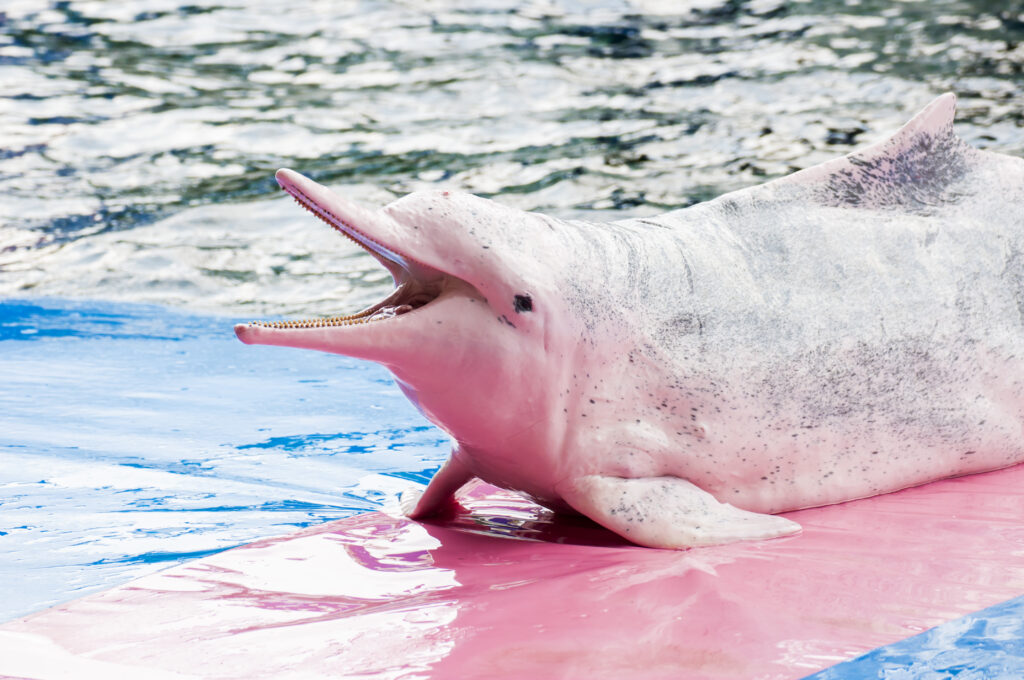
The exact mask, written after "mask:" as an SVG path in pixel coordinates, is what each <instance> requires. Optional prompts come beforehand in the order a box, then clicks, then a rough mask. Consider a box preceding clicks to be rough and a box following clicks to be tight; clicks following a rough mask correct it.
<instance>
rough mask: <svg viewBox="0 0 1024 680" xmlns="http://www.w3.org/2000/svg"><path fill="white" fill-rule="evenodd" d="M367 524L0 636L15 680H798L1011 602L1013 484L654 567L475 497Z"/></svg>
mask: <svg viewBox="0 0 1024 680" xmlns="http://www.w3.org/2000/svg"><path fill="white" fill-rule="evenodd" d="M464 504H465V505H466V507H467V508H468V510H467V511H465V512H460V513H458V514H457V515H456V516H454V517H453V518H451V519H449V520H448V521H446V522H444V523H441V524H436V525H424V524H418V523H413V522H409V521H407V520H404V519H399V518H396V517H391V516H388V515H386V514H381V513H372V514H368V515H361V516H357V517H352V518H349V519H345V520H340V521H337V522H332V523H329V524H324V525H321V526H317V527H314V528H311V529H308V530H305V531H301V532H299V533H297V534H293V535H291V536H286V537H282V538H276V539H268V540H264V541H259V542H257V543H253V544H251V545H247V546H244V547H241V548H236V549H234V550H230V551H227V552H224V553H220V554H217V555H214V556H211V557H207V558H204V559H200V560H196V561H194V562H191V563H188V564H185V565H181V566H178V567H175V568H173V569H169V570H167V571H164V572H162V573H160V574H156V575H153V576H148V577H145V578H142V579H139V580H138V581H135V582H132V583H129V584H127V585H124V586H121V587H118V588H114V589H112V590H108V591H106V592H103V593H99V594H96V595H92V596H89V597H85V598H83V599H80V600H77V601H75V602H71V603H69V604H66V605H62V606H59V607H55V608H53V609H49V610H46V611H43V612H40V613H38V614H35V615H33V616H30V617H28V618H25V619H22V620H19V621H14V622H10V623H8V624H6V625H3V626H0V674H6V675H7V676H13V677H31V678H76V679H79V678H90V677H102V678H111V677H140V678H142V677H145V678H182V677H203V678H281V677H285V676H288V677H303V678H320V677H323V678H328V677H330V678H337V677H348V676H358V677H361V678H412V677H417V678H420V677H423V678H616V679H619V678H625V677H628V678H673V679H676V678H681V677H684V678H764V679H768V678H779V679H782V678H800V677H803V676H805V675H807V674H809V673H811V672H813V671H815V670H818V669H821V668H825V667H828V666H830V665H832V664H834V663H837V662H839V661H842V660H845V659H849V658H852V657H854V656H857V655H859V654H862V653H864V652H866V651H869V650H871V649H873V648H874V647H877V646H879V645H883V644H888V643H891V642H894V641H896V640H899V639H902V638H905V637H908V636H910V635H913V634H915V633H918V632H920V631H922V630H924V629H926V628H929V627H932V626H935V625H937V624H940V623H942V622H944V621H948V620H950V619H952V618H955V617H958V616H961V615H963V614H966V613H969V612H972V611H975V610H977V609H981V608H983V607H987V606H990V605H993V604H996V603H998V602H1001V601H1003V600H1006V599H1008V598H1010V597H1013V596H1016V595H1020V594H1021V593H1024V521H1022V520H1024V466H1018V467H1015V468H1010V469H1007V470H1002V471H999V472H993V473H988V474H984V475H975V476H972V477H965V478H961V479H955V480H947V481H943V482H937V483H934V484H930V485H928V486H924V487H919V488H916V489H910V490H907V491H903V492H900V493H896V494H890V495H887V496H882V497H878V498H872V499H867V500H862V501H855V502H852V503H845V504H842V505H836V506H830V507H826V508H818V509H814V510H805V511H801V512H795V513H790V514H789V515H788V516H789V517H792V518H793V519H795V520H796V521H798V522H800V523H801V524H802V525H803V527H804V531H803V533H802V534H800V535H798V536H794V537H789V538H783V539H776V540H772V541H764V542H760V543H745V544H737V545H731V546H723V547H716V548H702V549H694V550H690V551H688V552H671V551H659V550H650V549H645V548H636V547H633V546H629V545H625V544H623V543H621V542H620V541H619V540H618V539H617V538H616V537H615V536H613V535H611V534H609V533H608V532H605V531H604V530H603V529H601V528H599V527H597V526H596V525H593V524H590V523H589V522H588V521H587V520H584V519H580V518H567V517H558V518H553V517H552V516H551V514H550V513H548V512H547V511H545V510H542V509H540V508H538V507H536V506H534V505H531V504H529V503H527V502H525V501H523V500H521V499H519V498H518V497H515V496H512V495H510V494H507V493H504V492H500V491H498V490H496V489H494V488H493V487H489V486H486V485H483V484H477V485H475V486H473V487H471V488H470V489H469V490H468V492H467V493H466V498H465V500H464Z"/></svg>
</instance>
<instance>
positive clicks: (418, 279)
mask: <svg viewBox="0 0 1024 680" xmlns="http://www.w3.org/2000/svg"><path fill="white" fill-rule="evenodd" d="M275 177H276V179H277V182H278V184H280V185H281V188H282V189H283V190H285V191H286V192H288V193H289V194H290V195H291V196H292V197H293V198H294V199H295V201H296V202H297V203H298V204H299V205H301V206H302V207H303V208H305V209H306V210H308V211H309V212H311V213H313V214H314V215H316V216H317V217H318V218H320V220H322V221H323V222H326V223H327V224H328V225H329V226H330V227H331V228H333V229H334V230H336V231H338V232H339V233H341V234H342V235H344V236H345V237H347V238H349V239H350V240H352V241H354V242H355V243H357V244H359V245H360V246H361V247H362V248H363V249H365V250H366V251H367V252H369V253H370V254H371V255H373V256H374V257H375V258H376V259H377V260H378V261H379V262H380V263H381V264H382V265H383V266H384V267H385V268H387V270H388V271H389V272H391V276H392V278H393V279H394V281H395V290H394V291H393V292H392V293H391V294H390V295H388V296H387V297H386V298H385V299H384V300H382V301H380V302H378V303H377V304H374V305H371V306H370V307H368V308H366V309H364V310H362V311H360V312H357V313H355V314H349V315H346V316H335V317H330V318H320V319H303V320H297V321H274V322H269V321H255V322H253V323H250V324H239V325H237V326H235V335H237V336H238V339H239V340H241V341H242V342H244V343H247V344H284V345H293V344H295V343H294V341H293V340H291V339H288V338H287V337H286V336H291V335H292V332H294V331H308V330H315V329H332V328H339V327H342V326H355V325H359V324H365V323H368V322H371V321H381V320H384V319H389V318H392V317H395V316H398V315H402V314H405V313H407V312H410V311H412V310H414V309H417V308H419V307H422V306H423V305H425V304H427V303H428V302H431V301H432V300H434V299H436V298H437V296H438V295H440V293H441V290H442V288H443V286H444V281H445V279H446V275H445V274H443V273H442V272H439V271H438V270H436V269H434V268H432V267H429V266H427V265H425V264H423V263H421V262H418V261H417V260H416V259H415V258H413V257H410V256H409V255H408V254H407V253H408V250H409V249H407V248H406V247H398V246H397V245H395V244H406V243H409V244H410V248H411V247H414V246H415V244H416V242H417V241H416V237H415V235H414V234H410V229H409V228H408V227H405V226H404V225H402V224H400V223H399V222H398V221H396V220H395V219H394V218H392V217H391V216H390V215H388V214H387V213H386V212H384V211H381V210H370V209H367V208H364V207H363V206H361V205H359V204H358V203H355V202H353V201H348V200H345V199H343V198H341V197H340V196H338V195H337V194H335V193H334V192H333V191H331V190H330V189H328V188H327V187H325V186H323V185H321V184H318V183H317V182H314V181H313V180H311V179H309V178H308V177H304V176H303V175H300V174H299V173H297V172H295V171H293V170H288V169H281V170H278V171H277V174H276V175H275ZM303 344H304V343H303Z"/></svg>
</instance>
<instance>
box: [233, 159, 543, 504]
mask: <svg viewBox="0 0 1024 680" xmlns="http://www.w3.org/2000/svg"><path fill="white" fill-rule="evenodd" d="M277 180H278V182H279V183H280V185H281V187H282V188H283V189H284V190H285V191H287V192H288V193H290V194H291V195H292V196H294V197H295V198H296V200H297V201H298V202H299V203H300V204H302V205H303V206H304V207H306V208H307V209H308V210H310V212H314V214H316V215H317V216H318V217H320V218H321V219H323V220H324V221H325V222H327V223H328V224H330V225H331V226H333V227H334V228H335V229H337V230H338V231H340V232H342V233H343V234H345V235H346V236H348V237H350V238H351V239H353V240H355V241H357V242H358V243H359V244H360V245H362V246H363V247H364V248H365V249H366V250H368V251H369V252H370V253H371V254H373V255H374V256H375V257H376V258H377V260H378V261H380V263H381V264H382V265H383V266H384V267H386V268H387V269H388V271H389V272H391V275H392V277H393V279H394V281H395V285H396V292H395V293H393V294H392V295H391V296H389V297H388V298H387V300H385V301H383V302H381V303H378V304H377V305H373V306H371V307H370V308H369V309H368V310H364V313H366V314H367V315H368V316H373V315H374V314H382V310H383V312H385V313H386V312H387V310H389V309H392V310H396V311H398V310H400V309H402V308H407V307H409V305H407V304H406V302H407V301H409V300H411V299H412V298H415V297H417V296H419V298H420V301H422V299H427V300H429V302H428V303H427V304H422V306H416V307H415V308H413V309H408V310H407V311H402V312H401V313H397V314H395V315H394V316H390V317H388V318H382V319H381V320H374V321H370V322H365V323H356V324H352V325H334V326H320V327H306V328H295V327H291V328H278V327H272V326H270V325H266V324H260V323H252V324H239V325H238V326H236V327H235V333H236V334H237V335H238V338H239V339H240V340H241V341H242V342H245V343H248V344H263V345H281V346H287V347H299V348H305V349H315V350H320V351H323V352H332V353H335V354H344V355H346V356H351V357H357V358H361V359H368V360H371V361H375V362H378V363H380V364H383V365H384V366H386V367H387V368H388V369H390V370H391V372H392V373H393V374H394V375H395V378H396V380H397V382H398V385H399V387H400V388H401V389H402V391H403V392H404V393H405V394H406V396H408V397H409V399H410V400H411V401H412V402H413V403H414V404H416V405H417V407H418V408H419V409H420V410H421V411H422V412H423V413H424V414H425V415H426V416H427V417H428V418H429V419H430V420H431V421H433V422H434V423H436V424H437V425H438V426H440V427H441V428H443V429H444V430H446V431H447V432H448V433H449V434H451V435H452V436H453V437H454V438H455V439H456V446H455V447H454V449H453V452H452V457H451V459H450V460H449V461H448V463H447V464H446V465H445V467H444V468H442V473H441V474H440V475H438V477H437V482H436V483H435V484H433V485H431V488H430V490H429V491H428V492H427V494H426V495H425V496H423V498H422V499H421V500H419V502H418V503H417V505H416V507H415V508H414V507H410V508H409V511H410V514H412V515H416V516H423V515H427V514H432V513H434V512H437V511H440V510H441V509H442V508H443V507H444V505H445V503H446V502H447V500H448V499H449V498H450V496H451V494H452V493H454V491H456V490H457V489H458V488H459V487H460V486H462V484H463V483H465V482H466V481H468V480H469V479H470V478H471V477H472V476H474V474H481V473H482V474H484V475H486V476H487V477H488V478H490V479H492V480H494V481H495V482H497V483H499V484H502V485H503V486H507V487H511V488H515V489H518V490H521V491H524V492H527V493H530V494H531V495H533V496H535V497H537V498H539V499H541V500H544V501H546V502H548V503H550V504H555V505H557V504H558V501H557V498H556V494H555V492H554V489H553V483H552V480H550V479H540V480H539V479H538V475H536V474H530V475H524V473H523V469H522V466H521V465H520V463H521V460H522V456H521V453H520V452H521V451H523V450H527V451H544V452H546V451H552V452H553V451H557V450H559V448H560V442H558V441H556V440H555V439H553V438H552V436H555V437H557V434H558V432H559V430H560V428H548V427H543V428H537V427H533V426H534V425H535V424H536V423H538V422H542V421H546V420H548V419H549V417H550V414H551V413H554V412H555V410H554V409H555V408H556V406H557V405H556V404H554V403H553V402H554V397H553V395H552V394H551V393H550V391H549V390H548V389H547V385H546V384H545V382H544V381H542V380H533V379H530V378H529V376H530V375H544V374H545V373H555V374H557V373H558V372H559V368H558V367H557V366H549V365H548V364H549V363H550V362H551V361H552V360H553V359H554V358H555V356H554V355H547V354H543V353H538V352H535V351H532V346H533V344H534V343H535V342H537V338H538V337H542V338H543V337H545V334H548V333H550V332H551V329H550V328H549V327H548V325H547V322H546V320H547V318H548V315H550V314H553V313H558V310H557V308H552V307H551V306H541V305H537V306H534V307H533V308H532V309H530V310H529V311H525V310H521V311H517V310H516V303H515V296H516V295H523V296H534V297H535V296H537V295H538V294H541V295H543V294H544V293H545V292H546V291H545V290H544V277H543V276H534V278H533V280H532V281H531V284H530V286H529V288H527V286H526V284H525V283H524V282H523V280H522V276H521V275H520V273H519V272H520V271H522V270H525V271H527V272H530V271H532V270H537V269H538V267H537V265H536V264H533V263H530V262H529V261H527V260H524V261H523V262H522V264H521V267H518V266H517V267H514V268H513V267H512V266H510V264H511V265H515V264H516V259H515V257H514V255H513V256H512V257H509V256H508V255H509V254H508V252H507V251H506V252H505V257H503V258H501V259H499V258H498V257H496V256H495V251H496V248H495V249H492V248H491V245H492V244H491V243H490V242H489V241H488V240H487V237H488V232H487V231H486V230H480V231H479V232H477V231H476V230H475V229H474V228H473V226H479V225H480V224H481V219H480V218H479V217H478V216H479V215H486V216H487V218H486V219H490V220H498V221H500V220H501V219H503V218H505V219H507V220H513V219H514V220H516V222H517V225H518V233H520V234H523V235H526V234H530V235H531V237H532V239H533V248H542V247H544V241H545V239H549V238H550V237H549V236H547V233H546V232H550V231H551V226H550V221H549V220H548V219H547V218H545V217H543V216H540V215H532V214H528V213H522V212H520V211H513V210H511V209H508V208H504V207H502V206H499V205H497V204H494V203H492V202H490V201H486V200H485V199H481V198H477V197H475V196H469V195H465V194H449V193H448V192H444V193H443V194H439V195H431V196H430V197H429V199H430V200H428V201H422V202H419V203H417V202H415V201H409V200H408V199H405V200H403V201H397V202H396V203H393V204H391V205H389V206H387V207H386V208H384V209H383V210H378V211H371V210H367V209H365V208H362V207H360V206H358V205H357V204H354V203H351V202H349V201H346V200H344V199H342V198H340V197H339V196H337V195H336V194H334V193H332V192H330V191H329V190H328V189H326V188H324V187H323V186H321V185H319V184H317V183H316V182H313V181H312V180H309V179H307V178H306V177H303V176H302V175H299V174H298V173H295V172H292V171H291V170H280V171H278V173H277ZM485 221H486V220H485ZM465 225H471V226H469V227H467V226H465ZM484 226H486V224H484ZM393 244H400V245H393ZM533 248H528V249H527V251H529V250H531V249H533ZM413 253H414V254H415V255H413ZM532 299H533V297H531V300H532ZM546 299H550V300H553V299H555V296H551V295H548V296H546ZM311 325H312V324H311ZM456 339H457V340H456ZM499 385H500V386H501V389H500V390H498V389H496V386H499ZM467 405H472V406H473V407H472V408H468V407H467ZM558 411H559V412H560V411H561V408H558ZM478 451H487V452H488V455H487V456H485V457H483V458H484V461H483V462H481V460H480V457H479V456H478V457H477V459H476V460H473V461H470V460H468V459H469V458H470V457H471V456H473V455H474V453H475V452H478ZM550 464H551V465H555V462H554V461H552V462H551V463H550ZM533 469H534V470H536V467H534V468H533Z"/></svg>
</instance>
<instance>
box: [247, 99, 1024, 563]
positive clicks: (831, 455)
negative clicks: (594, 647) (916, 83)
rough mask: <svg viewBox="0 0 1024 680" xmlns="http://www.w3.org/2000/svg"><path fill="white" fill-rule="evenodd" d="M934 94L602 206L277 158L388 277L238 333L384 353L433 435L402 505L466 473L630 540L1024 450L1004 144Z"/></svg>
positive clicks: (736, 525) (1014, 166) (679, 539)
mask: <svg viewBox="0 0 1024 680" xmlns="http://www.w3.org/2000/svg"><path fill="white" fill-rule="evenodd" d="M954 112H955V98H954V97H953V96H952V95H944V96H942V97H940V98H938V99H936V100H935V101H934V102H933V103H932V104H931V105H929V106H928V107H926V108H925V109H924V110H923V111H922V112H921V113H919V114H918V115H917V116H915V117H914V118H913V119H912V120H911V121H910V122H909V123H908V124H907V125H906V126H904V127H903V128H902V129H901V130H899V131H898V132H896V133H895V134H894V135H892V136H891V137H890V138H888V139H887V140H884V141H882V142H879V143H876V144H874V145H872V146H870V147H867V148H865V149H863V150H861V151H858V152H856V153H853V154H850V155H849V156H847V157H844V158H840V159H836V160H834V161H830V162H828V163H825V164H822V165H821V166H818V167H815V168H810V169H808V170H805V171H802V172H799V173H796V174H795V175H792V176H790V177H785V178H781V179H778V180H775V181H772V182H769V183H767V184H765V185H761V186H757V187H751V188H749V189H744V190H741V191H737V192H733V193H731V194H727V195H725V196H722V197H720V198H719V199H716V200H714V201H708V202H707V203H702V204H699V205H696V206H692V207H690V208H686V209H683V210H678V211H675V212H671V213H667V214H665V215H661V216H658V217H654V218H645V219H637V220H628V221H622V222H615V223H610V224H594V223H583V222H567V221H560V220H554V219H551V218H547V217H544V216H541V215H536V214H531V213H524V212H521V211H517V210H514V209H511V208H507V207H504V206H501V205H500V204H497V203H494V202H491V201H487V200H484V199H480V198H476V197H473V196H468V195H464V194H449V193H448V192H443V193H427V194H422V193H421V194H413V195H410V196H408V197H406V198H403V199H401V200H399V201H396V202H395V203H393V204H391V205H389V206H387V207H385V208H383V209H382V210H376V211H371V210H367V209H364V208H361V207H359V206H357V205H355V204H353V203H350V202H348V201H345V200H343V199H341V198H339V197H338V196H336V195H335V194H333V193H332V192H330V191H328V190H327V189H325V188H324V187H322V186H320V185H318V184H316V183H315V182H312V181H311V180H308V179H306V178H304V177H302V176H301V175H298V174H296V173H294V172H291V171H289V170H282V171H280V172H279V173H278V181H279V182H280V183H281V186H282V187H283V188H284V189H285V190H286V191H288V192H289V193H290V194H292V195H293V196H294V197H295V198H296V199H297V200H298V201H299V202H300V203H302V204H303V205H304V206H305V207H306V208H307V209H309V210H310V211H311V212H314V213H316V214H317V215H318V216H319V217H320V218H321V219H323V220H324V221H326V222H327V223H328V224H330V225H331V226H332V227H334V228H335V229H337V230H338V231H340V232H342V233H344V234H345V235H347V236H348V237H350V238H352V239H353V240H355V241H356V242H358V243H360V244H361V245H362V246H363V247H365V248H366V249H367V250H369V251H370V252H371V253H373V254H374V255H375V256H376V257H377V259H378V260H379V261H380V262H381V264H382V265H383V266H384V267H386V268H387V269H388V271H390V272H391V274H392V276H393V277H394V280H395V284H396V291H395V293H393V294H392V295H391V296H389V297H388V298H387V299H386V300H384V301H382V302H381V303H378V304H377V305H374V306H372V307H370V308H369V309H367V310H365V311H364V312H362V313H360V314H359V315H357V316H358V317H359V318H361V319H364V320H365V319H370V320H369V321H367V322H365V323H353V324H351V325H345V324H346V323H347V322H344V321H341V320H336V321H330V320H328V321H310V322H298V323H295V322H291V323H285V324H259V323H256V324H250V325H243V326H239V327H237V328H236V332H237V334H238V337H239V338H240V339H241V340H242V341H244V342H247V343H260V344H274V345H286V346H290V347H304V348H309V349H318V350H321V351H327V352H335V353H340V354H346V355H349V356H354V357H359V358H364V359H370V360H372V361H376V362H379V363H381V364H383V365H385V366H387V367H388V368H389V369H390V370H391V371H392V372H393V373H394V375H395V377H396V378H397V380H398V383H399V386H400V387H401V388H402V390H403V391H404V392H405V393H406V394H407V395H408V396H409V398H410V399H412V401H413V402H414V403H416V404H417V405H418V406H419V408H420V409H421V410H422V411H423V413H424V414H425V415H426V416H427V417H428V418H429V419H430V420H432V421H433V422H434V423H436V424H437V425H438V426H440V427H441V428H442V429H444V430H445V431H447V432H448V433H449V434H451V435H452V437H453V438H454V439H455V442H456V445H455V447H454V449H453V453H452V457H451V459H450V460H449V462H448V463H447V464H446V465H445V466H444V467H443V468H442V469H441V471H440V472H439V473H438V474H437V475H436V476H435V477H434V479H433V480H432V481H431V483H430V485H429V486H428V488H427V490H426V491H425V492H424V493H423V495H422V496H421V497H420V498H419V499H418V500H415V501H412V502H410V503H409V504H408V505H407V508H408V511H409V514H410V516H411V517H423V516H427V515H429V514H432V513H435V512H439V511H442V510H444V509H445V508H446V507H447V505H448V502H449V500H450V499H451V496H452V494H454V493H455V491H457V490H458V489H459V487H461V486H462V485H463V484H465V483H466V482H467V481H468V480H469V479H471V478H472V477H474V476H476V477H479V478H481V479H483V480H484V481H487V482H490V483H491V484H494V485H496V486H500V487H503V488H506V489H511V490H516V491H521V492H524V493H526V494H527V495H529V496H531V497H533V498H534V499H535V500H538V501H540V502H541V503H543V504H545V505H548V506H549V507H555V508H562V507H565V506H569V507H571V508H573V509H575V510H577V511H579V512H581V513H582V514H584V515H586V516H588V517H590V518H591V519H593V520H595V521H597V522H598V523H600V524H602V525H604V526H605V527H607V528H609V529H611V530H612V531H615V532H617V533H619V534H620V535H621V536H623V537H626V538H628V539H629V540H631V541H633V542H636V543H638V544H641V545H646V546H652V547H666V548H687V547H693V546H701V545H713V544H716V543H727V542H731V541H739V540H750V539H762V538H772V537H779V536H784V535H788V534H791V533H793V532H795V531H798V530H799V526H798V525H796V524H795V523H793V522H791V521H789V520H786V519H784V518H780V517H777V516H776V513H781V512H786V511H789V510H796V509H800V508H807V507H814V506H819V505H825V504H829V503H838V502H842V501H847V500H852V499H856V498H863V497H866V496H871V495H875V494H880V493H886V492H890V491H895V490H898V489H902V488H906V487H909V486H913V485H917V484H924V483H927V482H930V481H934V480H936V479H942V478H945V477H950V476H956V475H963V474H969V473H973V472H980V471H984V470H992V469H997V468H1000V467H1006V466H1009V465H1014V464H1016V463H1019V462H1021V461H1022V460H1024V448H1022V447H1021V446H1020V431H1021V427H1024V407H1021V406H1020V404H1022V403H1024V400H1022V390H1021V387H1020V386H1021V385H1022V384H1024V360H1022V359H1021V358H1020V357H1022V356H1024V340H1022V339H1021V335H1020V332H1019V325H1018V321H1019V319H1020V317H1021V315H1022V314H1024V312H1022V311H1021V307H1020V293H1019V282H1020V281H1022V280H1024V258H1021V257H1019V255H1014V253H1020V252H1024V218H1021V215H1024V161H1022V160H1021V159H1019V158H1012V157H1008V156H1001V155H998V154H993V153H988V152H982V151H978V150H976V149H972V148H971V147H969V146H968V145H967V144H966V143H965V142H964V141H963V140H961V139H960V138H959V137H957V136H956V134H955V131H954V129H953V115H954ZM994 196H995V197H998V200H993V197H994ZM388 316H389V317H390V318H384V317H388Z"/></svg>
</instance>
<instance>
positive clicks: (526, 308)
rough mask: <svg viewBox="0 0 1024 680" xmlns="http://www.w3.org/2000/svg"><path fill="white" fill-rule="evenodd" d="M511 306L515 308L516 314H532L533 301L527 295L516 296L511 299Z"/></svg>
mask: <svg viewBox="0 0 1024 680" xmlns="http://www.w3.org/2000/svg"><path fill="white" fill-rule="evenodd" d="M512 304H513V305H514V306H515V308H516V312H519V313H522V312H532V311H533V300H532V299H531V298H530V296H529V295H516V296H515V297H514V298H512Z"/></svg>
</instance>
